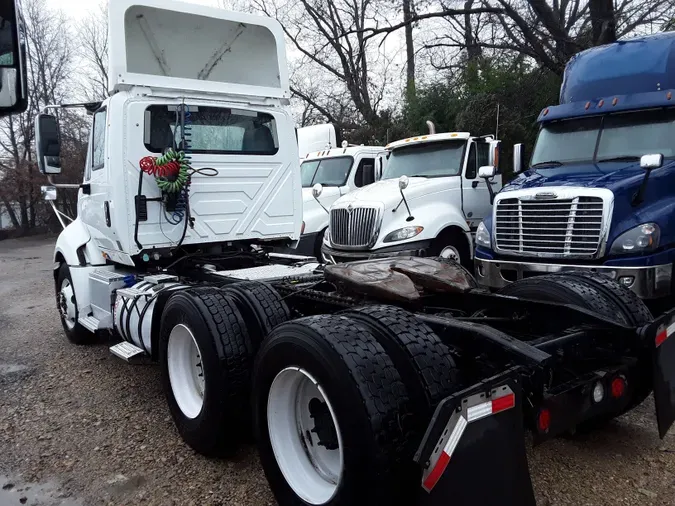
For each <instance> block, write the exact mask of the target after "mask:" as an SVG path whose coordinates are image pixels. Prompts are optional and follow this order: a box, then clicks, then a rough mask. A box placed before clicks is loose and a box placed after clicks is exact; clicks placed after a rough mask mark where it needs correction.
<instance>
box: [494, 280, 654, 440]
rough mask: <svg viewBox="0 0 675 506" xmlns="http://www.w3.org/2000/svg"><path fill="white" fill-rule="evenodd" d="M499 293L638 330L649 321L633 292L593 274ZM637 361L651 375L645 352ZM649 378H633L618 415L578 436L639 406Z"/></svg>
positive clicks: (533, 282) (529, 282)
mask: <svg viewBox="0 0 675 506" xmlns="http://www.w3.org/2000/svg"><path fill="white" fill-rule="evenodd" d="M499 293H500V294H503V295H510V296H513V297H520V298H523V299H530V300H542V301H548V302H560V303H563V304H573V305H576V306H579V307H581V308H584V309H589V310H591V311H593V312H596V313H598V314H600V315H602V316H605V317H607V318H610V319H612V320H615V321H618V322H620V323H623V324H625V325H631V326H641V325H645V324H646V323H649V322H650V321H651V320H652V315H651V313H650V311H649V309H648V308H647V307H646V306H645V304H644V302H642V300H640V299H639V298H638V297H637V295H635V294H634V293H633V292H632V291H630V290H629V289H628V288H626V287H624V286H621V285H619V284H618V283H616V282H614V281H612V280H611V279H608V278H606V277H604V276H602V275H598V274H593V273H586V272H571V273H561V274H552V275H546V276H537V277H533V278H528V279H523V280H520V281H517V282H515V283H512V284H510V285H507V286H506V287H504V288H502V289H501V290H500V291H499ZM638 360H639V362H640V368H641V369H642V370H643V371H651V367H652V365H651V358H650V355H649V353H648V352H647V351H646V350H645V351H644V352H642V353H641V354H640V356H638ZM651 377H652V375H651V372H648V373H646V374H644V375H641V377H639V378H636V381H637V382H638V383H637V384H636V385H635V388H634V389H633V395H632V397H631V398H630V400H629V402H628V404H627V405H626V407H625V408H624V409H622V410H621V411H620V412H618V413H612V414H610V415H604V416H603V417H601V418H600V419H598V420H590V421H588V422H585V423H583V424H582V425H580V426H579V428H578V429H579V430H580V431H581V432H586V431H588V430H590V429H595V428H597V427H599V426H601V425H603V424H604V423H606V422H607V421H609V420H610V419H612V418H615V417H616V416H619V415H621V414H623V413H626V412H627V411H630V410H631V409H633V408H634V407H635V406H637V405H638V404H640V403H642V402H643V401H644V400H645V399H646V398H647V397H648V396H649V394H650V393H651V390H652V383H651Z"/></svg>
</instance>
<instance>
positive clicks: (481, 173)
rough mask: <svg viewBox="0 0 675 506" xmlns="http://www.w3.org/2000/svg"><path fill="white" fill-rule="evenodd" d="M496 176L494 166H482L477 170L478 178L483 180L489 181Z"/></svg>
mask: <svg viewBox="0 0 675 506" xmlns="http://www.w3.org/2000/svg"><path fill="white" fill-rule="evenodd" d="M496 175H497V169H496V168H495V166H494V165H484V166H483V167H481V168H480V169H478V177H480V178H483V179H490V178H491V177H495V176H496Z"/></svg>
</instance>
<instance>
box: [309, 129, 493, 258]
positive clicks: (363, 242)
mask: <svg viewBox="0 0 675 506" xmlns="http://www.w3.org/2000/svg"><path fill="white" fill-rule="evenodd" d="M430 130H431V131H432V132H433V131H434V128H433V125H430ZM386 149H387V150H386V154H385V156H384V160H386V167H384V168H383V170H382V172H381V174H379V176H380V179H381V180H380V181H378V182H376V183H375V184H373V185H370V186H367V187H365V188H363V189H360V190H358V191H355V192H351V193H349V194H348V195H346V196H344V197H342V198H340V199H339V200H337V201H336V202H335V203H334V204H333V206H332V207H331V210H330V226H329V229H328V232H327V233H326V234H324V239H323V247H322V254H323V258H324V259H325V260H326V261H327V262H329V263H337V262H346V261H353V260H362V259H367V258H381V257H390V256H410V255H413V256H440V257H443V258H450V259H453V260H455V261H458V262H460V263H461V264H462V265H464V266H465V267H467V268H471V265H472V259H473V249H474V248H473V234H474V233H475V230H476V229H477V227H478V225H479V223H480V222H481V220H482V219H483V218H485V217H486V216H488V215H489V214H490V213H491V210H492V198H493V196H494V194H495V193H496V192H498V191H499V190H500V189H501V175H500V174H498V162H499V141H497V140H495V139H494V137H493V136H491V135H487V136H483V137H472V136H471V134H469V133H467V132H450V133H439V134H436V133H430V134H428V135H421V136H418V137H413V138H409V139H403V140H400V141H396V142H393V143H391V144H389V145H388V146H387V148H386ZM317 190H318V191H319V192H320V191H321V189H320V188H318V189H317ZM324 191H325V190H324Z"/></svg>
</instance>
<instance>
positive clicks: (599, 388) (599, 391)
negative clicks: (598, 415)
mask: <svg viewBox="0 0 675 506" xmlns="http://www.w3.org/2000/svg"><path fill="white" fill-rule="evenodd" d="M604 398H605V387H604V386H603V385H602V382H600V381H598V382H597V383H596V384H595V386H593V402H595V403H596V404H597V403H598V402H602V400H603V399H604Z"/></svg>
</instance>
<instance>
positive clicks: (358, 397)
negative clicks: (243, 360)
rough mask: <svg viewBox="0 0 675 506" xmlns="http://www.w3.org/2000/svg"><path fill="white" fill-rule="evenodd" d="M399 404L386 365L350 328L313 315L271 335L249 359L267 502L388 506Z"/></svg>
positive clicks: (397, 456)
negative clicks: (269, 494)
mask: <svg viewBox="0 0 675 506" xmlns="http://www.w3.org/2000/svg"><path fill="white" fill-rule="evenodd" d="M407 402H408V397H407V394H406V390H405V387H404V385H403V383H402V382H401V378H400V376H399V374H398V371H397V370H396V368H395V367H394V364H393V363H392V361H391V359H390V358H389V356H388V355H387V354H386V353H385V351H384V349H383V348H382V346H380V345H379V344H378V342H377V340H376V339H375V338H374V337H373V336H372V335H371V334H370V333H369V332H367V331H365V330H364V329H363V328H361V327H359V326H358V325H356V324H355V323H353V322H352V321H351V320H350V319H348V318H346V317H344V316H338V315H330V316H327V315H319V316H311V317H307V318H302V319H299V320H295V321H292V322H288V323H284V324H282V325H279V326H278V327H277V328H275V329H274V331H273V332H272V334H271V335H270V336H269V337H268V339H267V340H266V341H265V342H264V343H263V345H262V347H261V349H260V351H259V353H258V358H257V360H256V365H255V370H254V375H253V409H254V431H255V434H256V436H257V440H258V450H259V452H260V460H261V463H262V466H263V469H264V471H265V475H266V476H267V480H268V482H269V485H270V488H271V489H272V492H273V493H274V495H275V497H276V500H277V502H278V503H279V504H280V505H284V506H290V505H293V506H296V505H297V506H301V505H302V506H306V505H307V504H311V505H330V506H347V505H354V504H396V503H397V500H396V499H397V497H398V493H399V490H400V487H399V480H397V477H396V472H397V466H398V465H399V463H400V462H401V460H402V457H403V455H404V449H405V446H406V441H407V438H408V429H407V428H406V427H407V425H408V423H407V420H408V416H407ZM410 457H412V455H411V456H410Z"/></svg>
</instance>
